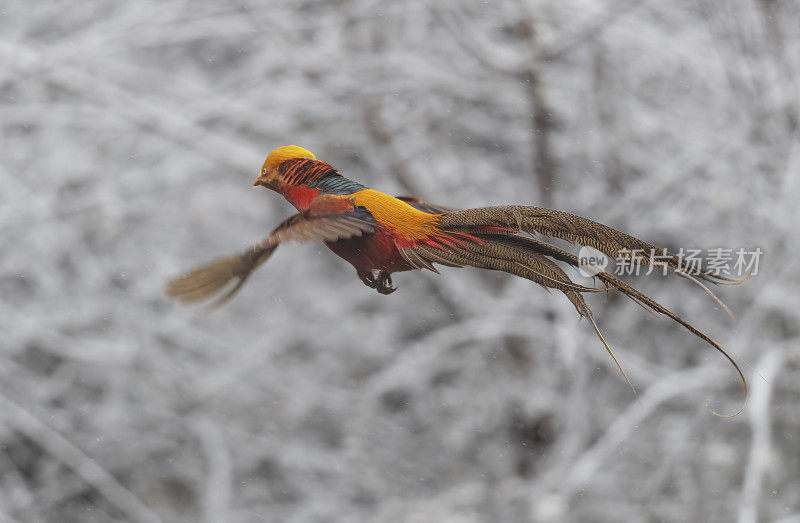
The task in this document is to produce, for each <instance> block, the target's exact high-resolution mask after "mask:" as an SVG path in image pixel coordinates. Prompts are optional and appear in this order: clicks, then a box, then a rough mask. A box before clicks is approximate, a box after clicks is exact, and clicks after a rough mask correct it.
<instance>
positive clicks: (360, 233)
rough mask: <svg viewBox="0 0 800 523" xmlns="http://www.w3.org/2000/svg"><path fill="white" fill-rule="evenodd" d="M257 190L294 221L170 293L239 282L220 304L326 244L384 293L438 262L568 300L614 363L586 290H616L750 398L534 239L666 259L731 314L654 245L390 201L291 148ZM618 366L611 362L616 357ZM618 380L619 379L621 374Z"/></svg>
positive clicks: (570, 259)
mask: <svg viewBox="0 0 800 523" xmlns="http://www.w3.org/2000/svg"><path fill="white" fill-rule="evenodd" d="M258 185H261V186H263V187H267V188H269V189H272V190H274V191H276V192H277V193H279V194H281V195H282V196H283V197H284V198H286V200H288V201H289V203H291V204H292V205H294V207H295V208H296V209H297V210H298V211H299V212H298V214H295V215H293V216H291V217H290V218H288V219H287V220H285V221H284V222H283V223H281V224H280V225H278V227H277V228H276V229H275V230H273V231H272V233H271V234H270V235H269V236H268V237H266V238H265V239H263V240H261V241H260V242H258V243H256V244H255V245H253V246H252V247H250V248H248V249H247V250H245V251H243V252H241V253H238V254H236V255H234V256H231V257H229V258H224V259H220V260H218V261H215V262H213V263H211V264H210V265H207V266H205V267H202V268H198V269H196V270H194V271H192V272H190V273H189V274H187V275H186V276H183V277H181V278H177V279H174V280H172V281H170V282H169V283H168V284H167V286H166V293H167V295H168V296H171V297H173V298H176V299H178V300H180V301H182V302H197V301H201V300H205V299H207V298H210V297H212V296H214V295H217V294H219V293H220V292H222V291H223V290H224V289H225V288H226V287H228V285H229V284H232V283H234V282H235V284H234V285H233V286H232V288H231V289H230V290H228V292H227V293H225V294H224V295H223V296H222V297H221V298H219V299H218V301H217V302H216V303H215V306H218V305H221V304H223V303H225V302H227V301H228V300H230V299H231V298H232V297H233V296H234V295H235V293H236V292H237V291H238V290H239V289H240V288H241V287H242V285H243V284H244V283H245V281H247V278H248V277H249V276H250V274H251V273H252V271H253V270H254V269H255V268H257V267H258V266H260V265H261V264H263V263H264V262H265V261H267V259H268V258H269V257H270V256H271V255H272V253H273V252H274V251H275V249H276V248H277V247H278V245H280V244H281V243H282V242H285V241H300V242H318V241H322V242H325V244H326V245H327V246H328V248H329V249H330V250H332V251H333V252H334V253H336V254H337V255H339V256H340V257H342V258H344V259H345V260H347V261H348V262H350V264H352V265H353V267H355V269H356V273H357V274H358V277H359V278H360V279H361V281H363V282H364V283H365V284H366V285H367V286H368V287H371V288H373V289H376V290H377V291H378V292H379V293H381V294H390V293H392V292H394V291H395V289H396V287H394V285H393V284H392V278H391V275H392V273H394V272H401V271H409V270H415V269H427V270H430V271H433V272H435V273H437V274H438V271H437V270H436V268H435V267H434V264H439V265H443V266H449V267H464V266H470V267H477V268H480V269H490V270H499V271H504V272H507V273H510V274H514V275H516V276H521V277H523V278H526V279H528V280H531V281H533V282H535V283H538V284H539V285H541V286H543V287H545V288H550V289H556V290H559V291H561V292H562V293H564V295H565V296H566V297H567V299H569V300H570V302H572V304H573V305H574V306H575V308H576V309H577V311H578V313H579V314H580V315H581V316H583V317H584V318H586V319H587V320H588V321H589V322H590V323H591V325H592V327H593V328H594V330H595V332H596V333H597V336H598V337H599V338H600V340H601V341H602V343H603V345H604V346H605V348H606V350H607V351H608V353H609V354H610V355H611V357H612V358H614V354H613V353H612V351H611V349H610V348H609V346H608V344H607V343H606V341H605V339H604V338H603V335H602V334H601V332H600V330H599V328H598V326H597V323H596V322H595V319H594V317H593V315H592V312H591V311H590V310H589V308H588V306H587V305H586V302H585V301H584V299H583V296H582V293H586V292H602V291H605V290H617V291H619V292H621V293H623V294H625V295H626V296H628V297H630V298H631V299H632V300H634V301H635V302H637V303H639V304H640V305H642V306H643V307H645V308H649V309H652V310H653V311H655V312H659V313H661V314H664V315H666V316H668V317H670V318H672V319H673V320H674V321H676V322H678V323H679V324H681V325H683V326H684V327H685V328H686V329H688V330H689V331H690V332H691V333H692V334H694V335H695V336H697V337H699V338H701V339H702V340H704V341H705V342H706V343H708V344H710V345H711V346H712V347H714V348H715V349H716V350H717V351H719V352H720V353H721V354H722V355H723V356H725V358H727V359H728V361H730V363H732V364H733V366H734V368H735V369H736V371H737V372H738V374H739V377H740V379H741V380H742V383H743V384H744V388H745V395H746V393H747V382H746V380H745V378H744V375H743V374H742V371H741V370H740V368H739V366H738V365H737V363H736V362H735V361H734V360H733V358H731V356H730V355H729V354H728V353H727V352H726V351H725V350H724V349H723V348H722V347H721V346H720V345H719V344H718V343H717V342H715V341H714V340H712V339H711V338H710V337H708V336H706V335H705V334H703V333H702V332H700V331H699V330H697V329H696V328H695V327H693V326H692V325H690V324H689V323H688V322H686V321H684V320H683V319H682V318H680V317H679V316H677V315H676V314H674V313H672V312H671V311H669V310H668V309H666V308H665V307H663V306H662V305H660V304H659V303H657V302H656V301H654V300H652V299H651V298H649V297H647V296H645V295H644V294H642V293H640V292H639V291H637V290H636V289H634V288H633V287H631V286H630V285H628V284H627V283H625V282H623V281H622V280H620V279H619V278H617V277H615V276H613V275H612V274H610V273H608V272H605V271H602V270H600V271H598V272H597V273H596V274H595V276H596V277H597V278H598V279H599V280H600V281H601V282H602V283H603V285H604V288H593V287H586V286H583V285H579V284H577V283H574V282H573V281H572V280H571V279H570V278H569V277H568V276H567V274H566V273H565V272H564V270H563V269H562V268H561V267H560V266H559V265H558V264H557V263H556V262H562V263H566V264H568V265H571V266H574V267H579V259H578V257H577V256H575V255H574V254H572V253H570V252H568V251H566V250H563V249H561V248H559V247H556V246H554V245H551V244H548V243H546V242H544V241H542V240H540V239H537V238H535V237H534V235H539V236H550V237H553V238H560V239H562V240H568V241H570V242H573V243H578V244H580V245H583V246H591V247H593V248H595V249H597V250H599V251H601V252H603V253H605V254H606V255H608V256H611V257H614V258H624V257H625V256H627V257H628V261H629V262H630V263H633V264H636V265H649V264H653V263H654V259H653V258H651V257H650V256H649V255H648V254H649V253H653V252H658V253H664V256H661V255H659V257H658V259H659V263H660V264H663V266H665V268H666V270H668V271H670V272H672V273H675V274H678V275H681V276H684V277H687V278H689V279H691V280H692V281H694V282H695V283H697V284H698V285H700V286H701V287H702V288H703V289H704V290H705V291H706V292H707V293H708V294H709V295H711V296H712V297H713V298H714V299H715V300H717V302H718V303H720V305H722V307H723V308H725V310H726V311H727V308H726V307H724V304H722V302H720V301H719V300H718V299H717V298H716V296H714V295H713V293H712V292H711V291H710V290H709V289H708V288H707V287H706V286H705V285H703V283H701V282H700V281H699V280H704V281H708V282H712V283H732V282H733V280H731V279H729V278H727V277H724V276H719V275H716V274H715V273H714V272H712V271H710V270H707V269H706V268H705V267H701V268H700V269H701V270H700V271H699V272H698V273H697V274H696V275H695V276H691V275H689V274H688V273H687V272H686V271H685V270H683V269H684V267H683V266H682V265H681V260H680V258H678V257H677V256H674V255H672V254H669V253H667V251H666V250H664V249H661V248H657V247H656V246H654V245H652V244H650V243H647V242H644V241H642V240H639V239H637V238H634V237H632V236H629V235H627V234H625V233H622V232H620V231H618V230H616V229H612V228H611V227H608V226H606V225H603V224H601V223H597V222H595V221H592V220H589V219H586V218H582V217H580V216H576V215H574V214H569V213H566V212H563V211H557V210H552V209H545V208H541V207H527V206H520V205H509V206H501V207H484V208H477V209H468V210H456V209H452V208H449V207H442V206H438V205H432V204H429V203H426V202H424V201H422V200H419V199H417V198H411V197H395V196H390V195H388V194H384V193H382V192H378V191H375V190H373V189H369V188H367V187H365V186H363V185H361V184H360V183H358V182H354V181H352V180H349V179H348V178H345V177H344V176H342V175H341V174H340V173H339V171H337V170H336V169H334V168H333V167H331V166H330V165H329V164H327V163H325V162H322V161H319V160H317V159H316V158H315V156H314V155H313V154H312V153H311V152H310V151H308V150H306V149H303V148H302V147H297V146H294V145H289V146H284V147H279V148H277V149H275V150H274V151H272V152H271V153H270V154H269V156H267V159H266V161H265V162H264V165H263V167H262V169H261V173H260V175H259V177H258V179H257V180H256V182H255V183H254V184H253V186H254V187H255V186H258ZM523 234H527V235H523ZM614 361H615V363H616V362H617V360H616V358H614ZM617 365H618V366H619V364H618V363H617ZM620 371H622V368H621V367H620ZM622 374H623V375H625V373H624V371H622ZM625 378H626V380H627V376H625ZM629 384H630V382H629Z"/></svg>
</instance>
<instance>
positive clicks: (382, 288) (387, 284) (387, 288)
mask: <svg viewBox="0 0 800 523" xmlns="http://www.w3.org/2000/svg"><path fill="white" fill-rule="evenodd" d="M375 289H376V290H377V291H378V292H379V293H381V294H391V293H393V292H394V291H396V290H397V287H395V286H394V285H393V284H392V276H391V275H390V274H389V273H388V272H386V271H381V272H379V273H378V281H377V286H376V287H375Z"/></svg>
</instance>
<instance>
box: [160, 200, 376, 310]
mask: <svg viewBox="0 0 800 523" xmlns="http://www.w3.org/2000/svg"><path fill="white" fill-rule="evenodd" d="M373 230H374V225H373V224H371V223H369V222H368V221H365V220H362V219H361V218H357V217H355V216H352V215H348V214H334V215H311V214H309V213H300V214H295V215H294V216H291V217H290V218H288V219H287V220H285V221H284V222H283V223H281V224H280V225H278V227H277V228H275V230H274V231H272V234H270V235H269V236H268V237H266V238H265V239H263V240H261V241H260V242H258V243H256V244H255V245H253V246H252V247H249V248H248V249H246V250H244V251H242V252H240V253H238V254H236V255H234V256H231V257H228V258H223V259H220V260H217V261H215V262H212V263H211V264H209V265H206V266H205V267H200V268H198V269H195V270H193V271H191V272H190V273H189V274H187V275H186V276H182V277H180V278H176V279H174V280H170V281H169V282H168V283H167V285H166V288H165V292H166V294H167V296H169V297H171V298H175V299H177V300H179V301H181V302H184V303H194V302H198V301H202V300H205V299H207V298H210V297H211V296H213V295H215V294H217V293H219V292H220V291H222V290H223V289H224V288H225V286H226V285H228V284H229V283H230V282H231V281H233V280H238V281H237V283H236V285H234V287H233V288H232V289H231V290H230V291H228V292H227V293H226V294H225V295H224V296H222V297H221V298H219V299H218V300H217V301H216V302H214V303H213V304H212V305H211V307H212V308H216V307H219V306H220V305H223V304H225V303H227V302H228V301H229V300H230V299H231V298H233V297H234V296H235V295H236V293H237V292H238V291H239V289H240V288H241V287H242V285H244V282H245V281H247V278H248V276H250V273H251V272H253V270H254V269H256V268H257V267H259V266H260V265H261V264H263V263H264V262H265V261H267V260H268V259H269V257H270V256H272V253H273V252H275V249H276V248H277V247H278V245H280V244H281V243H282V242H285V241H298V242H317V241H320V242H321V241H326V242H330V241H336V240H343V239H348V238H354V237H359V236H362V235H364V234H370V233H372V232H373Z"/></svg>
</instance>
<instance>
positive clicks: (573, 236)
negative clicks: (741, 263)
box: [440, 205, 736, 283]
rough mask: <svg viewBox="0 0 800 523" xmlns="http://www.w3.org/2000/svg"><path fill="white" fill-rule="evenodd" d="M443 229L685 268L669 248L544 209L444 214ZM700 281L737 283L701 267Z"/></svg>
mask: <svg viewBox="0 0 800 523" xmlns="http://www.w3.org/2000/svg"><path fill="white" fill-rule="evenodd" d="M440 220H441V221H440V224H441V227H442V228H443V229H447V230H449V229H452V228H463V227H467V228H469V227H487V226H488V227H504V228H509V229H513V230H515V231H524V232H527V233H529V234H534V233H540V234H544V235H546V236H551V237H553V238H560V239H562V240H567V241H571V242H577V243H579V244H581V245H586V246H590V247H594V248H595V249H597V250H599V251H600V252H603V253H605V254H607V255H608V256H611V257H612V258H622V259H629V260H631V261H632V262H633V263H636V264H638V265H651V264H665V265H666V268H667V270H669V271H670V272H676V271H680V270H684V271H685V269H686V267H685V266H684V265H685V263H683V262H682V260H681V258H679V257H677V256H675V255H673V254H670V253H668V252H667V251H666V249H663V248H659V247H657V246H655V245H653V244H651V243H648V242H645V241H642V240H640V239H638V238H635V237H633V236H630V235H628V234H625V233H623V232H621V231H618V230H616V229H614V228H612V227H609V226H607V225H603V224H602V223H598V222H595V221H593V220H589V219H588V218H583V217H581V216H577V215H575V214H570V213H567V212H564V211H558V210H554V209H546V208H543V207H528V206H523V205H507V206H502V207H481V208H477V209H467V210H463V211H455V212H450V213H446V214H443V215H442V216H441V218H440ZM699 269H700V270H699V271H698V274H696V275H695V276H696V277H697V278H698V279H701V280H705V281H709V282H712V283H733V282H735V281H736V280H734V279H732V278H728V277H726V276H722V275H720V274H715V273H714V272H713V271H710V270H708V269H707V268H705V267H703V266H702V265H701V266H700V268H699Z"/></svg>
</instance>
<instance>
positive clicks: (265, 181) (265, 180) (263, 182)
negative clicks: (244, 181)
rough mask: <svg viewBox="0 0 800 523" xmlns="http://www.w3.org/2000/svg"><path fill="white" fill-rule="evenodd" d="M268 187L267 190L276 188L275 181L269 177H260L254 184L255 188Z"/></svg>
mask: <svg viewBox="0 0 800 523" xmlns="http://www.w3.org/2000/svg"><path fill="white" fill-rule="evenodd" d="M259 185H260V186H262V187H266V188H267V189H272V188H273V187H274V186H275V179H274V178H271V177H269V175H267V176H259V177H258V179H257V180H256V181H255V183H254V184H253V187H257V186H259Z"/></svg>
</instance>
